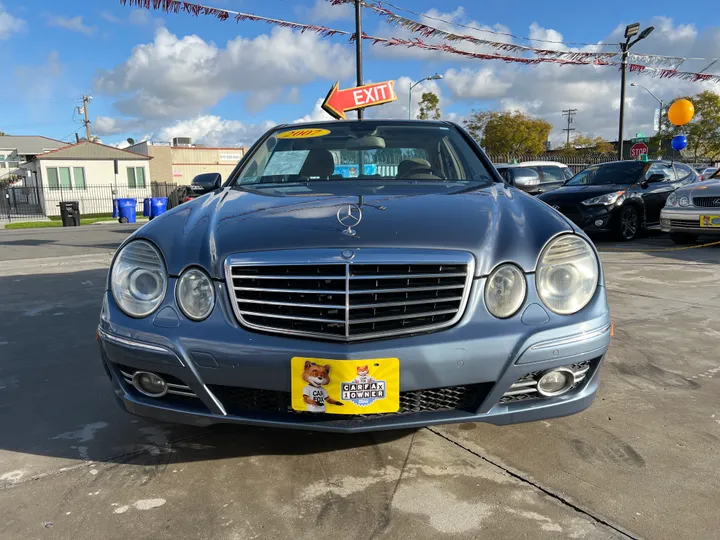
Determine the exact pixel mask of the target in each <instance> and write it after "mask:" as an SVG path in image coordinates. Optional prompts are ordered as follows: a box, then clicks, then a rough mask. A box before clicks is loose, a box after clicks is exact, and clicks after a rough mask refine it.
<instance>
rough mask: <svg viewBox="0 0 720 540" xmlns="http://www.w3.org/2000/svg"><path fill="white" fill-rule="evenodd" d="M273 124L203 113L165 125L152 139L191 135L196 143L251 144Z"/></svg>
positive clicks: (165, 139)
mask: <svg viewBox="0 0 720 540" xmlns="http://www.w3.org/2000/svg"><path fill="white" fill-rule="evenodd" d="M274 125H275V123H274V122H270V121H265V122H262V123H260V124H245V123H243V122H239V121H237V120H225V119H222V118H220V117H219V116H214V115H203V116H198V117H197V118H193V119H192V120H184V121H181V122H176V123H175V124H173V125H171V126H167V127H165V128H163V129H161V130H160V131H158V132H157V133H155V134H154V135H153V140H157V141H170V140H172V138H173V137H191V138H192V140H193V142H194V143H198V144H205V145H208V146H225V147H241V146H249V145H251V144H252V143H253V142H255V140H257V139H258V138H259V137H260V135H262V134H263V133H264V132H265V131H267V130H268V129H270V128H271V127H273V126H274Z"/></svg>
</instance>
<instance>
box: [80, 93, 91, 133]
mask: <svg viewBox="0 0 720 540" xmlns="http://www.w3.org/2000/svg"><path fill="white" fill-rule="evenodd" d="M90 100H92V96H88V95H84V96H83V106H82V112H83V115H85V121H84V122H83V123H84V124H85V135H86V136H87V140H88V141H89V140H90V118H88V116H89V114H88V105H89V104H90ZM80 109H81V107H78V112H80Z"/></svg>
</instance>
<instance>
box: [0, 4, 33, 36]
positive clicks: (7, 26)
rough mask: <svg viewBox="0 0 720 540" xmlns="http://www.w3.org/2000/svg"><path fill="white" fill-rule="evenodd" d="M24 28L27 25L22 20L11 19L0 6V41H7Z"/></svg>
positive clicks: (0, 5) (3, 7)
mask: <svg viewBox="0 0 720 540" xmlns="http://www.w3.org/2000/svg"><path fill="white" fill-rule="evenodd" d="M26 28H27V24H26V23H25V21H24V20H22V19H18V18H17V17H13V16H12V15H10V13H9V12H8V11H7V9H6V8H5V6H3V5H2V4H0V39H7V38H9V37H10V36H11V35H13V34H16V33H18V32H21V31H23V30H25V29H26Z"/></svg>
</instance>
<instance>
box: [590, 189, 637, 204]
mask: <svg viewBox="0 0 720 540" xmlns="http://www.w3.org/2000/svg"><path fill="white" fill-rule="evenodd" d="M626 193H627V192H626V191H625V190H623V191H616V192H615V193H606V194H605V195H600V196H599V197H593V198H592V199H587V200H585V201H583V202H582V203H583V204H584V205H585V206H595V205H607V206H610V205H611V204H615V203H617V204H618V206H619V205H621V204H622V203H623V201H624V200H625V194H626Z"/></svg>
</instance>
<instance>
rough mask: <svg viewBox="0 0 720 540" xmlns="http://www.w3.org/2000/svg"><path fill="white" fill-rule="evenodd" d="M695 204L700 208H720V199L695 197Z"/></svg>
mask: <svg viewBox="0 0 720 540" xmlns="http://www.w3.org/2000/svg"><path fill="white" fill-rule="evenodd" d="M693 204H694V205H695V206H699V207H700V208H720V197H693Z"/></svg>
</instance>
